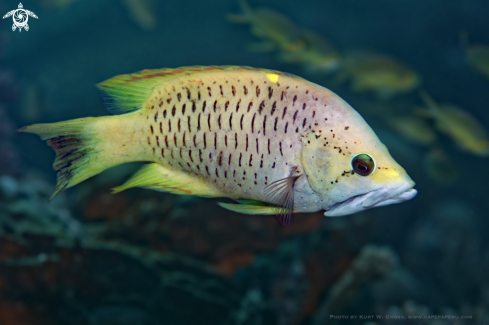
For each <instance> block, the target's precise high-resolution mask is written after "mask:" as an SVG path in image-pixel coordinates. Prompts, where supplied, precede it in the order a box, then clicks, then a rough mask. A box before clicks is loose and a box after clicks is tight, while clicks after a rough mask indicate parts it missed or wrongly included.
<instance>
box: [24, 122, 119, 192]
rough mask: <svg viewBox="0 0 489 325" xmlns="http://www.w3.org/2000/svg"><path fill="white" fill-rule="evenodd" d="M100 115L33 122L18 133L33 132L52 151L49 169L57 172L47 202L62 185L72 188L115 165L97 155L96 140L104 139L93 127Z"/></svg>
mask: <svg viewBox="0 0 489 325" xmlns="http://www.w3.org/2000/svg"><path fill="white" fill-rule="evenodd" d="M98 120H100V118H81V119H76V120H70V121H64V122H58V123H48V124H35V125H31V126H26V127H23V128H21V129H20V130H19V132H28V133H34V134H37V135H39V136H40V137H41V139H42V140H46V142H47V143H48V145H49V146H50V147H51V148H53V149H54V150H55V151H56V160H55V161H54V164H53V168H54V170H56V171H57V172H58V183H57V185H56V190H55V192H54V193H53V195H51V197H50V198H49V200H50V201H51V200H52V199H53V198H54V197H55V196H56V195H57V194H58V193H59V192H61V191H62V190H64V189H65V188H69V187H72V186H74V185H76V184H78V183H80V182H82V181H84V180H86V179H87V178H90V177H92V176H94V175H96V174H98V173H100V172H102V171H104V170H105V169H107V168H109V167H112V166H115V165H117V164H118V162H114V164H111V163H110V162H108V161H107V159H105V155H103V154H101V151H103V150H102V148H101V146H100V143H102V141H103V140H104V139H102V138H101V137H100V135H98V133H97V132H96V130H95V128H94V127H93V126H94V124H95V123H96V121H98Z"/></svg>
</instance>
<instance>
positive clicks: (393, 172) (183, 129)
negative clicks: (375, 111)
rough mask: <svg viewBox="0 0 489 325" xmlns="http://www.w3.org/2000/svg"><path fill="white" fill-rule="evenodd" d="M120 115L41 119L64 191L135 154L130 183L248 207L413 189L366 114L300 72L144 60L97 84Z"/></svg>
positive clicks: (404, 194) (363, 203)
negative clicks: (166, 65) (145, 65)
mask: <svg viewBox="0 0 489 325" xmlns="http://www.w3.org/2000/svg"><path fill="white" fill-rule="evenodd" d="M98 87H99V88H100V90H101V91H102V95H103V97H104V101H105V104H106V106H107V108H108V110H109V111H110V112H111V113H113V114H119V115H115V116H106V117H96V118H93V117H88V118H81V119H75V120H70V121H64V122H58V123H49V124H36V125H32V126H27V127H24V128H22V129H20V131H22V132H30V133H35V134H38V135H40V136H41V138H42V139H43V140H46V141H47V143H48V144H49V145H50V146H51V147H52V148H53V149H54V150H55V151H56V160H55V162H54V169H55V170H56V171H57V172H58V183H57V186H56V191H55V192H54V194H53V196H52V197H51V198H54V196H55V195H56V194H58V193H59V192H60V191H62V190H63V189H65V188H68V187H71V186H74V185H76V184H78V183H80V182H81V181H83V180H85V179H87V178H89V177H91V176H94V175H96V174H98V173H100V172H102V171H103V170H105V169H107V168H109V167H112V166H116V165H119V164H123V163H126V162H134V161H146V162H149V164H147V165H145V166H144V167H142V168H141V170H139V171H138V172H137V173H136V174H135V175H134V176H133V177H132V178H130V179H129V180H128V181H127V182H126V183H125V184H123V185H122V186H119V187H116V188H114V189H113V192H114V193H117V192H120V191H123V190H125V189H128V188H131V187H143V188H149V189H153V190H158V191H163V192H169V193H174V194H182V195H197V196H203V197H228V198H231V199H234V200H236V201H237V202H238V203H239V204H229V203H221V204H220V205H221V206H222V207H224V208H227V209H229V210H232V211H236V212H240V213H246V214H270V215H278V219H279V220H280V221H281V223H282V224H283V225H284V226H287V225H289V224H290V221H291V214H292V212H316V211H320V210H326V212H325V215H326V216H343V215H348V214H352V213H355V212H358V211H362V210H365V209H369V208H373V207H378V206H384V205H388V204H393V203H399V202H402V201H405V200H409V199H411V198H413V197H414V196H415V195H416V190H415V189H413V186H414V182H413V181H412V180H411V178H410V177H409V176H408V175H407V174H406V172H405V170H404V169H403V168H402V167H401V166H399V165H398V164H397V163H396V162H395V161H394V159H392V157H391V156H390V154H389V152H388V151H387V148H386V147H385V146H384V145H383V144H382V143H381V142H380V141H379V139H378V138H377V136H376V135H375V133H374V132H373V131H372V129H371V128H370V127H369V126H368V125H367V123H366V122H365V121H364V120H363V119H362V117H361V116H360V115H359V114H358V113H357V112H356V111H355V110H354V109H353V108H351V107H350V106H349V105H348V104H347V103H346V102H344V101H343V100H342V99H341V98H339V97H338V96H337V95H335V94H334V93H332V92H331V91H329V90H327V89H325V88H323V87H320V86H318V85H316V84H313V83H311V82H308V81H306V80H304V79H302V78H299V77H296V76H293V75H289V74H286V73H281V72H277V71H271V70H263V69H254V68H249V67H187V68H179V69H163V70H144V71H141V72H138V73H134V74H128V75H121V76H117V77H114V78H112V79H110V80H107V81H105V82H102V83H101V84H99V85H98Z"/></svg>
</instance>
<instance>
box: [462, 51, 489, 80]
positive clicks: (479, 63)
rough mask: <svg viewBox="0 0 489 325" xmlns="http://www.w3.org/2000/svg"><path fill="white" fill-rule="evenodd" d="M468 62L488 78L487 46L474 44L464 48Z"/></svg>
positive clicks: (488, 57) (488, 59)
mask: <svg viewBox="0 0 489 325" xmlns="http://www.w3.org/2000/svg"><path fill="white" fill-rule="evenodd" d="M466 55H467V60H468V61H469V64H470V65H471V66H472V67H473V68H474V69H475V70H477V71H478V72H480V73H481V74H483V75H484V76H486V77H488V78H489V46H487V45H474V46H469V47H468V48H467V49H466Z"/></svg>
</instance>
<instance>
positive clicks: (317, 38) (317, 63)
mask: <svg viewBox="0 0 489 325" xmlns="http://www.w3.org/2000/svg"><path fill="white" fill-rule="evenodd" d="M303 34H304V41H305V46H304V48H302V49H300V50H297V51H293V52H287V51H283V52H282V53H280V59H281V60H282V61H284V62H287V63H296V64H303V65H305V67H306V69H307V70H308V71H309V72H311V73H323V74H324V73H330V72H334V71H336V70H338V68H339V67H340V64H341V60H340V55H339V54H338V52H337V51H336V50H335V49H334V47H333V46H332V45H331V44H330V43H329V42H328V41H327V40H326V39H325V38H324V37H322V36H321V35H319V34H317V33H315V32H313V31H308V30H305V31H303Z"/></svg>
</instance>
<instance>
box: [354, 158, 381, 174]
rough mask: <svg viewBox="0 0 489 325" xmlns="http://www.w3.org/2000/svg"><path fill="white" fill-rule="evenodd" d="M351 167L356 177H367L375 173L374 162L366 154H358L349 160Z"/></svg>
mask: <svg viewBox="0 0 489 325" xmlns="http://www.w3.org/2000/svg"><path fill="white" fill-rule="evenodd" d="M351 167H352V168H353V170H354V171H355V173H357V174H358V175H360V176H369V175H372V174H373V173H374V171H375V160H374V158H372V156H370V155H369V154H367V153H359V154H356V155H355V156H353V158H352V159H351Z"/></svg>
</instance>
